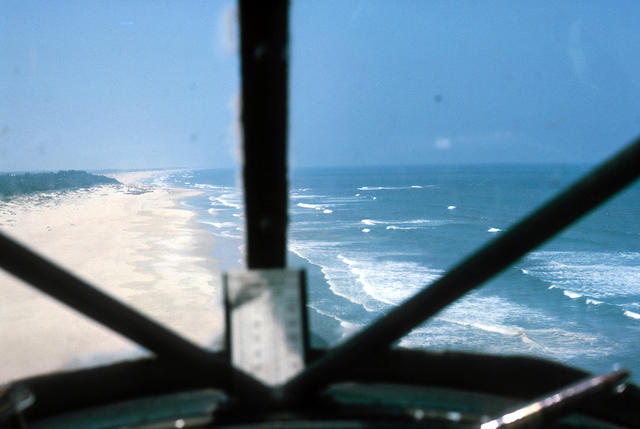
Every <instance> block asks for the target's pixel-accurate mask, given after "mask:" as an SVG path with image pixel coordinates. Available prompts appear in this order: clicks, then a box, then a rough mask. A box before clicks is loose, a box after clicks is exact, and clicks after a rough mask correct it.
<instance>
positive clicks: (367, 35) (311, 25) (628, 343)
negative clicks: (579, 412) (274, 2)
mask: <svg viewBox="0 0 640 429" xmlns="http://www.w3.org/2000/svg"><path fill="white" fill-rule="evenodd" d="M619 6H620V7H616V8H612V7H608V6H607V5H605V4H589V5H586V4H584V3H581V2H569V3H566V2H565V3H562V4H561V5H548V4H547V5H542V4H539V3H534V2H529V3H518V4H517V5H514V4H513V3H512V2H492V3H491V4H490V5H488V4H485V3H483V4H476V3H459V2H455V3H454V2H404V3H401V4H398V3H397V2H387V1H373V2H369V1H367V2H365V1H351V2H342V1H340V2H303V1H299V2H294V4H293V8H292V9H293V10H292V21H291V22H292V24H291V25H292V30H291V33H292V36H291V39H292V50H291V51H292V55H291V58H292V64H291V94H292V95H291V97H292V99H291V146H292V149H291V151H292V155H291V157H292V164H293V166H294V169H293V177H292V199H291V202H290V213H291V218H292V223H291V231H290V242H291V245H290V247H291V250H292V251H293V252H294V253H295V256H292V258H291V259H292V260H293V261H295V262H297V263H299V264H301V265H303V266H306V267H307V268H308V270H309V277H310V279H311V280H310V281H309V283H310V284H311V285H312V287H311V290H310V297H311V303H310V307H311V309H312V311H311V312H310V314H311V320H312V323H311V326H312V329H314V330H315V332H316V333H318V334H319V335H320V336H321V337H322V338H323V339H324V340H325V341H326V342H328V343H330V344H333V343H336V342H339V341H341V340H342V339H343V338H345V337H348V336H349V335H350V334H351V333H353V332H355V331H357V330H359V329H361V328H362V327H363V326H365V325H367V324H369V323H370V322H371V321H372V320H375V319H376V318H378V317H380V316H381V315H382V314H384V313H385V312H386V311H388V310H389V309H391V308H393V307H394V306H397V305H398V304H399V303H401V302H402V301H403V300H405V299H406V298H408V297H410V296H412V295H413V294H415V293H416V292H417V291H418V290H419V289H420V288H422V287H423V286H425V285H427V284H429V283H430V282H432V281H434V280H435V279H437V278H439V277H440V276H442V275H443V273H444V272H445V271H446V270H447V269H448V268H450V267H452V265H454V264H455V263H456V262H458V261H460V260H461V259H462V258H463V257H464V256H466V255H468V254H469V253H470V252H472V251H473V250H475V249H476V248H478V247H479V246H480V245H482V244H483V243H486V242H488V241H489V240H491V239H493V238H495V237H497V236H499V235H500V234H501V232H502V231H504V230H506V229H508V228H509V226H510V225H512V224H513V223H514V222H515V221H517V220H518V219H519V218H520V217H521V216H523V215H524V214H526V213H528V212H529V211H530V210H531V209H533V208H535V207H536V206H538V205H539V204H541V203H542V202H544V201H545V200H547V199H548V198H549V197H551V196H552V195H554V194H555V193H557V192H558V191H560V190H562V189H563V188H565V187H566V186H568V185H569V184H570V183H571V182H572V181H573V180H575V179H576V178H577V177H579V176H580V175H581V174H583V173H585V172H587V171H588V170H589V168H590V167H591V166H593V165H594V164H595V163H597V162H600V161H602V160H604V159H605V158H606V157H607V156H609V155H611V154H612V153H614V152H615V151H616V150H618V149H619V148H621V147H622V146H623V145H624V144H625V143H627V142H628V141H629V140H630V139H632V138H633V137H635V136H636V135H637V133H638V131H639V130H640V102H639V101H638V100H639V98H638V95H640V86H639V84H640V81H639V80H638V75H637V73H635V70H636V68H637V66H638V65H639V64H638V62H639V60H638V57H637V55H636V54H635V51H636V49H637V48H638V46H639V45H640V34H639V33H638V32H637V30H636V28H635V25H634V21H635V19H636V18H638V17H639V16H640V8H639V7H638V6H637V5H636V4H634V3H632V2H626V3H623V4H620V5H619ZM639 201H640V188H639V185H635V186H634V187H632V188H631V189H630V190H628V191H626V192H625V193H623V194H621V195H620V196H618V197H617V199H615V200H614V201H612V202H610V203H609V204H607V205H605V206H602V207H600V208H599V210H598V211H597V212H596V213H594V214H593V215H591V216H589V217H588V218H586V219H585V220H583V221H582V222H580V223H578V224H576V225H574V226H573V227H572V228H571V229H569V230H567V231H566V232H564V233H562V234H560V236H558V237H557V238H556V239H554V240H553V241H552V242H550V243H548V244H547V245H545V246H544V247H542V248H540V249H537V250H536V251H534V252H533V253H531V254H529V255H528V256H527V257H525V258H523V259H522V260H520V261H519V262H518V263H516V264H515V265H514V266H512V267H511V268H509V269H507V270H506V271H505V272H504V273H503V274H502V275H500V276H499V277H497V278H496V279H494V280H493V281H491V282H490V283H489V284H487V285H485V286H484V287H483V288H481V289H478V290H477V291H475V292H473V293H471V294H469V295H468V296H466V297H465V298H464V299H462V300H461V302H459V303H456V304H455V305H453V306H452V307H451V308H449V309H447V310H445V311H443V312H441V313H440V314H438V315H437V316H436V317H435V318H434V319H433V320H431V321H430V322H428V323H427V324H426V325H424V326H422V327H420V328H418V329H416V330H414V331H413V332H412V333H411V334H410V335H408V336H406V337H405V338H404V339H403V340H402V341H400V343H399V346H400V347H411V348H428V349H436V350H443V349H446V350H467V351H477V352H490V353H496V354H528V355H536V356H543V357H546V358H551V359H554V360H558V361H561V362H564V363H569V364H572V365H576V366H579V367H583V368H587V369H590V370H594V371H608V370H611V369H612V368H613V367H615V366H626V367H629V368H630V369H631V370H632V371H634V372H635V373H636V375H635V377H636V378H635V380H638V378H637V377H638V373H640V367H638V357H640V348H639V347H638V344H637V342H635V341H633V340H632V338H635V336H637V333H638V329H640V283H639V281H638V279H639V278H640V276H639V275H638V274H640V272H639V268H638V267H639V266H640V221H639V219H640V203H639Z"/></svg>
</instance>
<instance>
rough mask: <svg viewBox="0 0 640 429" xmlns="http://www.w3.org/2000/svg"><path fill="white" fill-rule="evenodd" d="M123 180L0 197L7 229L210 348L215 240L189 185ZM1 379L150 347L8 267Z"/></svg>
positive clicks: (216, 277)
mask: <svg viewBox="0 0 640 429" xmlns="http://www.w3.org/2000/svg"><path fill="white" fill-rule="evenodd" d="M153 174H154V172H135V173H123V174H117V175H113V177H116V178H117V179H118V180H119V181H120V182H122V183H123V184H124V185H108V186H98V187H94V188H91V189H88V190H78V191H67V192H57V193H50V194H37V195H31V196H25V197H19V198H15V199H13V200H11V201H9V202H0V228H1V229H2V231H3V233H5V234H7V235H9V236H11V237H13V238H15V239H17V240H19V241H20V242H22V243H23V244H26V245H27V246H29V247H31V248H32V249H34V250H36V251H37V252H38V253H40V254H41V255H43V256H45V257H46V258H48V259H50V260H52V261H54V262H56V263H57V264H59V265H61V266H63V267H65V268H67V269H69V270H70V271H72V272H73V273H75V274H76V275H78V276H80V277H81V278H83V279H85V280H87V281H88V282H90V283H91V284H93V285H94V286H96V287H99V288H100V289H101V290H103V291H105V292H106V293H108V294H110V295H112V296H114V297H116V298H118V299H120V300H122V301H124V302H126V303H127V304H129V305H130V306H132V307H134V308H136V309H138V310H139V311H140V312H142V313H144V314H146V315H147V316H149V317H152V318H154V319H156V320H158V321H160V322H161V323H163V324H165V325H166V326H168V327H170V328H171V329H172V330H174V331H176V332H178V333H179V334H181V335H183V336H185V337H187V338H188V339H190V340H191V341H193V342H197V343H199V344H201V345H203V346H206V347H212V346H213V347H216V346H215V345H216V344H217V343H219V341H220V338H221V335H222V332H223V324H224V318H223V314H222V310H221V290H220V272H219V268H218V264H217V262H216V260H214V259H213V258H212V257H211V250H212V249H213V246H215V243H214V238H213V237H212V235H211V234H210V233H208V231H206V230H204V229H203V228H202V227H201V225H199V224H198V223H197V222H196V220H195V216H196V214H195V213H193V212H191V211H189V210H186V209H185V208H183V207H181V206H180V201H182V200H184V199H186V198H189V197H191V196H195V195H197V194H198V193H197V192H196V191H191V190H183V189H171V188H162V187H150V186H144V187H143V186H140V185H139V182H140V180H142V179H145V178H148V177H150V176H152V175H153ZM0 297H2V298H1V300H2V305H1V306H0V383H2V382H5V381H9V380H13V379H18V378H21V377H25V376H28V375H35V374H42V373H46V372H51V371H55V370H59V369H61V368H74V367H82V366H90V365H98V364H101V363H104V362H109V361H112V360H117V359H122V358H132V357H135V356H139V355H140V354H141V353H143V350H140V349H139V348H138V347H137V346H136V345H134V344H133V343H131V342H129V341H128V340H126V339H124V338H122V337H120V336H119V335H117V334H114V333H112V332H110V331H109V330H107V329H106V328H103V327H101V326H99V325H97V324H95V323H93V322H91V321H90V320H89V319H87V318H86V317H84V316H82V315H80V314H78V313H77V312H75V311H73V310H70V309H69V308H68V307H66V306H63V305H61V304H59V303H57V302H55V301H54V300H52V299H51V298H48V297H46V296H44V295H43V294H41V293H40V292H38V291H36V290H34V289H33V288H31V287H29V286H27V285H25V284H24V283H22V282H21V281H19V280H17V279H15V278H14V277H12V276H11V275H9V274H7V273H5V272H0Z"/></svg>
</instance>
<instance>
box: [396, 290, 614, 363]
mask: <svg viewBox="0 0 640 429" xmlns="http://www.w3.org/2000/svg"><path fill="white" fill-rule="evenodd" d="M524 326H526V328H525V327H524ZM400 345H401V346H403V347H411V348H435V349H466V350H477V349H481V350H483V351H484V352H489V353H512V354H513V353H533V354H536V355H541V356H546V357H549V356H555V357H558V358H563V359H568V358H569V359H571V358H583V357H585V356H589V357H598V356H606V355H608V354H609V353H611V352H612V351H613V350H614V349H615V347H616V344H615V343H613V342H611V341H609V340H608V339H607V338H603V337H601V336H599V335H597V334H591V333H581V332H576V331H574V330H571V329H570V328H569V327H566V324H564V323H562V321H561V319H559V318H558V317H557V316H556V315H551V314H549V313H546V312H543V311H541V310H535V309H532V308H530V307H527V306H526V305H521V304H517V303H514V302H511V301H510V300H508V299H506V298H505V297H501V296H479V295H478V294H476V293H472V294H471V295H468V296H467V297H465V298H463V299H462V300H460V301H458V302H456V303H455V304H453V305H452V306H451V307H449V308H447V309H445V310H444V311H443V312H442V313H440V314H439V315H438V316H437V317H436V318H435V320H433V321H431V322H429V323H427V324H426V325H423V326H421V327H419V328H417V329H415V330H414V331H412V332H411V333H410V334H409V335H408V336H406V337H405V338H403V340H402V341H401V343H400Z"/></svg>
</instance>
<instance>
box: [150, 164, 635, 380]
mask: <svg viewBox="0 0 640 429" xmlns="http://www.w3.org/2000/svg"><path fill="white" fill-rule="evenodd" d="M586 171H588V168H586V167H584V166H572V165H511V166H510V165H483V166H426V167H415V166H412V167H402V168H400V167H397V168H391V167H384V168H383V167H371V168H332V169H328V168H323V169H307V170H295V171H294V172H293V173H292V177H291V178H290V182H291V183H290V203H289V213H290V229H289V250H290V255H289V265H290V266H302V267H305V268H306V269H307V274H308V285H309V291H308V295H309V309H310V311H309V314H310V323H311V329H312V330H313V332H314V334H315V341H317V342H320V343H323V342H326V343H328V344H335V343H337V342H339V341H341V340H342V339H344V338H346V337H348V336H349V335H350V334H352V333H353V332H355V331H357V330H358V329H360V328H361V327H363V326H365V325H366V324H368V323H370V322H371V321H372V320H374V319H376V318H377V317H380V316H381V315H382V314H384V313H385V312H386V311H388V310H389V309H391V308H393V307H394V306H397V305H398V304H400V303H401V302H402V301H403V300H405V299H407V298H408V297H410V296H411V295H413V294H414V293H416V292H417V291H418V290H420V289H421V288H422V287H424V286H425V285H428V284H429V283H430V282H432V281H433V280H435V279H437V278H438V277H440V276H441V275H442V274H443V273H444V272H445V271H446V270H447V268H449V267H451V266H452V265H454V264H455V263H456V262H458V261H459V260H460V259H461V258H462V257H464V256H466V255H468V254H469V253H470V252H472V251H473V250H475V249H476V248H478V247H479V246H480V245H482V244H483V243H486V242H487V241H488V240H491V239H493V238H495V237H496V236H497V235H499V234H500V233H501V232H502V231H504V230H505V229H507V228H509V226H510V225H512V224H513V223H514V222H515V221H516V220H518V219H519V218H520V217H521V216H523V215H525V214H526V213H528V212H529V211H530V210H531V209H533V208H535V207H536V206H537V205H539V204H541V203H542V202H544V201H545V200H547V199H548V198H550V197H551V196H552V195H554V194H555V193H557V192H558V191H560V190H561V189H563V188H564V187H566V186H568V185H569V184H570V183H571V182H572V181H573V180H575V179H576V178H578V177H579V176H580V175H581V174H582V173H584V172H586ZM156 180H160V181H162V182H163V183H167V184H170V185H172V186H181V187H190V188H195V189H201V190H202V191H204V193H203V195H201V196H198V197H195V198H193V199H190V200H188V201H185V202H184V204H185V205H186V206H188V207H189V208H192V209H194V210H197V211H198V213H199V221H200V222H201V223H203V224H204V225H206V226H207V227H208V228H209V230H210V231H211V232H212V234H214V235H216V236H217V238H218V240H217V243H218V246H217V248H218V250H217V251H216V256H217V257H218V258H220V259H221V266H222V267H223V268H227V269H228V268H231V267H234V266H240V265H241V264H242V258H243V256H242V253H243V234H244V225H243V222H244V219H243V213H242V194H241V190H240V188H239V187H238V185H237V183H238V180H237V174H236V173H234V172H232V171H213V170H196V171H188V172H180V173H174V174H171V175H167V176H165V177H161V178H157V179H156ZM639 338H640V184H635V185H633V186H632V187H631V188H629V189H627V190H625V191H624V192H623V193H621V194H620V195H619V196H617V197H616V198H615V199H614V200H612V201H610V202H609V203H607V204H605V205H604V206H602V207H600V208H599V209H598V210H597V211H596V212H594V213H593V214H591V215H589V216H588V217H586V218H585V219H583V220H581V221H580V222H578V223H577V224H575V225H574V226H573V227H571V228H570V229H568V230H566V231H565V232H563V233H562V234H560V235H559V236H557V237H556V238H555V239H554V240H552V241H550V242H549V243H547V244H546V245H544V246H543V247H541V248H539V249H537V250H535V251H534V252H532V253H530V254H529V255H528V256H526V257H524V258H523V259H521V260H519V261H518V262H517V263H516V264H514V265H513V266H512V267H510V268H508V269H507V270H506V271H505V272H503V273H502V274H501V275H499V276H498V277H496V278H494V279H493V280H492V281H490V282H488V283H486V284H485V285H484V286H483V287H482V288H480V289H477V290H475V291H474V292H472V293H470V294H468V295H467V296H465V297H464V298H463V299H462V300H460V301H459V302H457V303H455V304H454V305H452V306H451V307H449V308H447V309H446V310H444V311H442V312H441V313H439V314H438V315H436V317H434V319H432V320H431V321H429V322H427V323H426V324H424V325H423V326H421V327H419V328H417V329H415V330H414V331H413V332H411V333H410V334H409V335H407V336H406V337H405V338H403V339H402V340H401V341H400V343H399V345H400V346H402V347H413V348H427V349H432V350H445V349H446V350H466V351H481V352H489V353H496V354H527V355H536V356H543V357H546V358H550V359H554V360H557V361H560V362H564V363H567V364H570V365H576V366H579V367H583V368H586V369H589V370H592V371H598V372H602V371H608V370H611V369H612V368H617V367H627V368H630V369H631V370H632V371H634V373H635V375H634V377H633V378H634V380H635V381H636V382H637V381H639V380H640V341H638V339H639Z"/></svg>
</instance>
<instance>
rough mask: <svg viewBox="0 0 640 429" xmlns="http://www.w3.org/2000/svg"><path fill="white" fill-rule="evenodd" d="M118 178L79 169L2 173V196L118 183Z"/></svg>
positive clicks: (0, 189)
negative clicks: (51, 171) (54, 171)
mask: <svg viewBox="0 0 640 429" xmlns="http://www.w3.org/2000/svg"><path fill="white" fill-rule="evenodd" d="M118 183H120V182H118V181H117V180H116V179H112V178H110V177H105V176H100V175H97V174H91V173H87V172H86V171H79V170H66V171H59V172H57V173H23V174H0V198H3V199H6V198H8V197H13V196H16V195H22V194H30V193H34V192H45V191H55V190H61V189H78V188H88V187H90V186H94V185H105V184H118Z"/></svg>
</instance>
